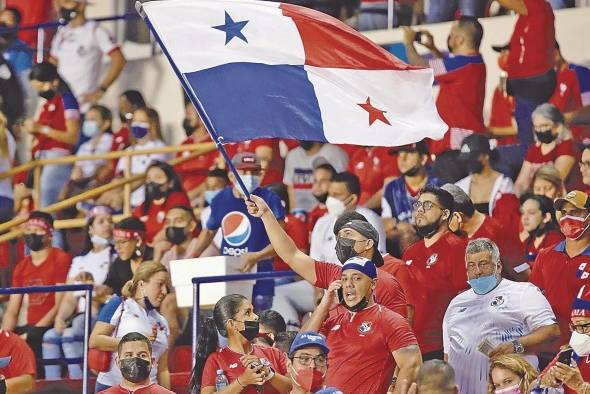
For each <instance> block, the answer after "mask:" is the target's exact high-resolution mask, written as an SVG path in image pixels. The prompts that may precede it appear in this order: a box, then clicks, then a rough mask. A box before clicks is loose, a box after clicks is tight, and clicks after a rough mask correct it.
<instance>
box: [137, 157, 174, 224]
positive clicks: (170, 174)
mask: <svg viewBox="0 0 590 394" xmlns="http://www.w3.org/2000/svg"><path fill="white" fill-rule="evenodd" d="M154 167H157V168H159V169H160V170H162V171H164V174H166V178H168V182H172V186H170V188H169V189H168V193H174V192H183V189H182V183H181V182H180V177H179V176H178V174H177V173H176V171H175V170H174V167H172V166H171V165H170V164H168V163H166V162H163V161H160V160H153V161H152V162H151V163H150V165H149V166H148V168H147V169H146V170H145V173H146V174H147V173H148V171H149V170H150V168H154ZM151 206H152V201H150V200H148V198H147V195H146V198H145V201H144V204H143V214H144V215H147V213H148V212H149V210H150V207H151Z"/></svg>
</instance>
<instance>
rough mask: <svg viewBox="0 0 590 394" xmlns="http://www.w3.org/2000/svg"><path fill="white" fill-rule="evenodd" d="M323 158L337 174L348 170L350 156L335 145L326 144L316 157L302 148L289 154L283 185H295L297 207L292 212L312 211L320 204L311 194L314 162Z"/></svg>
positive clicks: (286, 160)
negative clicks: (299, 210) (300, 210)
mask: <svg viewBox="0 0 590 394" xmlns="http://www.w3.org/2000/svg"><path fill="white" fill-rule="evenodd" d="M318 157H323V158H324V159H326V160H327V161H328V162H329V163H330V164H331V165H332V167H334V169H335V170H336V172H342V171H344V170H346V168H348V155H347V154H346V152H345V151H344V150H342V149H341V148H339V147H338V146H335V145H330V144H324V145H322V147H321V149H320V150H319V151H318V152H317V153H316V154H314V155H311V156H309V155H308V154H307V152H306V151H305V150H304V149H303V148H302V147H300V146H298V147H297V148H295V149H293V150H291V151H290V152H289V153H287V157H286V158H285V172H284V175H283V183H284V184H286V185H293V189H294V192H295V206H294V207H291V210H295V209H302V210H304V211H306V212H309V211H311V210H312V209H313V208H314V207H315V206H316V205H317V203H318V201H317V200H316V199H315V197H314V196H313V194H312V193H311V185H312V183H313V179H312V178H313V166H312V164H313V161H314V160H315V159H316V158H318Z"/></svg>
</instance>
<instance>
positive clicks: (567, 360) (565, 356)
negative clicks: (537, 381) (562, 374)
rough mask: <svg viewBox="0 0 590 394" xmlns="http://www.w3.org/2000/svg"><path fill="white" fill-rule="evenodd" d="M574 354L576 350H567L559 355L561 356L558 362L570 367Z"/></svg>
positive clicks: (558, 357)
mask: <svg viewBox="0 0 590 394" xmlns="http://www.w3.org/2000/svg"><path fill="white" fill-rule="evenodd" d="M573 353H574V349H566V350H564V351H562V352H560V353H559V355H558V356H557V361H558V362H560V363H562V364H565V365H570V364H571V362H572V354H573Z"/></svg>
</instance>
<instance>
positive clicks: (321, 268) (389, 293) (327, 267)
mask: <svg viewBox="0 0 590 394" xmlns="http://www.w3.org/2000/svg"><path fill="white" fill-rule="evenodd" d="M314 263H315V275H316V282H315V283H314V286H315V287H317V288H320V289H327V288H328V287H329V286H330V283H332V282H334V281H335V280H338V279H340V278H341V276H342V267H341V266H339V265H336V264H332V263H326V262H323V261H314ZM375 301H376V302H377V303H378V304H380V305H383V306H384V307H386V308H388V309H391V310H392V311H394V312H395V313H397V314H399V315H401V316H403V317H407V315H408V308H407V305H408V303H407V301H406V295H405V293H404V290H403V289H402V286H401V285H400V283H399V282H398V281H397V279H395V278H394V277H393V276H392V275H390V274H388V273H387V272H385V271H383V270H382V269H380V268H378V269H377V288H376V289H375ZM343 311H347V309H346V308H344V307H343V306H341V305H338V314H340V312H343Z"/></svg>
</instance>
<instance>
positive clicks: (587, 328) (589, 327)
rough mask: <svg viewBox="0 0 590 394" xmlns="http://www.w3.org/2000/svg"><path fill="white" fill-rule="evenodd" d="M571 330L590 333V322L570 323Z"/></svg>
mask: <svg viewBox="0 0 590 394" xmlns="http://www.w3.org/2000/svg"><path fill="white" fill-rule="evenodd" d="M570 330H572V331H575V332H577V333H578V334H588V333H590V323H587V324H578V325H574V324H571V323H570Z"/></svg>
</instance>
